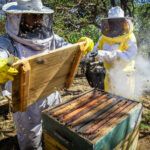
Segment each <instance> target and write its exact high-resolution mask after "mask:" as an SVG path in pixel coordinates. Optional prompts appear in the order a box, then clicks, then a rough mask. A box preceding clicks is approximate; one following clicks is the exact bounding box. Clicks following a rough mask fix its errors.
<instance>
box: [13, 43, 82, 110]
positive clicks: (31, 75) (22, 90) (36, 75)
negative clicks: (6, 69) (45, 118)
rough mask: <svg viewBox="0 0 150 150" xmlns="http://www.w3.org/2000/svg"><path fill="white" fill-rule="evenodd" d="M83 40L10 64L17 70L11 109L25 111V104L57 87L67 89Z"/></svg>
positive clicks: (74, 70) (42, 96)
mask: <svg viewBox="0 0 150 150" xmlns="http://www.w3.org/2000/svg"><path fill="white" fill-rule="evenodd" d="M83 47H84V43H83V42H82V43H80V44H73V45H69V46H66V47H63V48H59V49H57V50H54V51H49V52H46V53H45V52H44V53H41V54H38V55H34V56H31V57H28V58H25V59H22V60H20V61H18V62H17V63H15V64H14V65H13V67H15V68H16V69H17V70H19V74H18V75H17V76H15V79H14V81H13V83H12V105H13V112H17V111H25V110H26V108H27V106H29V105H31V104H33V103H34V102H36V101H38V100H41V99H43V98H45V97H47V96H48V95H50V94H51V93H52V92H54V91H56V90H59V89H61V88H69V87H70V85H71V83H72V81H73V78H74V76H75V73H76V70H77V68H78V65H79V63H80V59H81V56H82V50H83Z"/></svg>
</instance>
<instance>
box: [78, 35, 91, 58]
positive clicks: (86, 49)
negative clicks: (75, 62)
mask: <svg viewBox="0 0 150 150" xmlns="http://www.w3.org/2000/svg"><path fill="white" fill-rule="evenodd" d="M79 42H86V44H85V46H84V52H83V54H82V55H83V56H84V55H85V54H86V53H88V52H91V51H92V50H93V48H94V42H93V40H92V39H90V38H88V37H81V38H80V39H79V40H78V43H79Z"/></svg>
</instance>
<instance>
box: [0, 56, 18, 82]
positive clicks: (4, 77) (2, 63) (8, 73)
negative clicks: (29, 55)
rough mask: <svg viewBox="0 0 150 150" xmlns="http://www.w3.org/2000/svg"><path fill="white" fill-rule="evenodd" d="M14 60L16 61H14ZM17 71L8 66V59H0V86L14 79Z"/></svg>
mask: <svg viewBox="0 0 150 150" xmlns="http://www.w3.org/2000/svg"><path fill="white" fill-rule="evenodd" d="M15 60H16V59H15ZM17 73H18V71H17V70H16V69H15V68H12V67H10V66H9V65H8V59H1V58H0V84H3V83H5V82H7V81H8V80H12V81H13V79H14V77H13V76H14V75H16V74H17Z"/></svg>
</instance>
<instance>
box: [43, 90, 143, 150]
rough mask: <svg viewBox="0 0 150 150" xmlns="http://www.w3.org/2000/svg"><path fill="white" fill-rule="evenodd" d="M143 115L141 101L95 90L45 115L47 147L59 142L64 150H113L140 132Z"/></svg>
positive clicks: (44, 126) (54, 108) (56, 107)
mask: <svg viewBox="0 0 150 150" xmlns="http://www.w3.org/2000/svg"><path fill="white" fill-rule="evenodd" d="M141 112H142V105H141V104H140V103H138V102H135V101H132V100H129V99H126V98H123V97H119V96H116V95H112V94H110V93H107V92H102V91H99V90H93V91H90V92H87V93H84V94H82V95H80V96H79V97H77V98H74V99H71V100H69V101H67V102H63V103H61V104H58V105H56V106H54V107H52V108H50V109H47V110H45V111H44V112H43V113H42V118H43V131H44V135H45V144H46V145H51V144H52V143H54V141H55V144H54V145H57V146H58V145H61V146H62V147H60V146H58V147H59V148H58V149H63V150H64V149H70V150H103V149H105V150H112V149H114V148H115V147H117V145H119V143H121V141H122V140H124V139H128V138H127V137H128V135H129V134H131V133H132V132H133V131H134V130H136V131H137V128H138V125H139V122H140V119H141ZM136 133H137V132H136ZM136 135H137V134H136ZM136 135H135V137H136V138H137V136H136ZM135 137H134V138H135ZM132 140H133V139H132ZM52 141H53V142H52ZM56 143H57V144H56ZM52 145H53V144H52ZM118 147H119V146H118Z"/></svg>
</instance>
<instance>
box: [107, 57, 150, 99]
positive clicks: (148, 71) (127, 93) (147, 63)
mask: <svg viewBox="0 0 150 150" xmlns="http://www.w3.org/2000/svg"><path fill="white" fill-rule="evenodd" d="M129 76H130V78H129ZM109 77H110V80H111V84H112V85H114V87H112V89H111V92H112V93H115V94H117V95H120V96H123V97H126V98H131V99H136V100H138V99H139V98H140V96H141V95H142V94H143V92H144V91H145V90H150V60H148V59H147V58H146V57H143V56H141V55H138V56H137V57H136V59H135V74H132V73H126V74H125V73H124V72H123V71H122V66H120V64H116V65H115V67H114V68H113V69H111V70H110V71H109ZM134 78H135V80H134ZM132 89H134V92H133V90H132Z"/></svg>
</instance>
